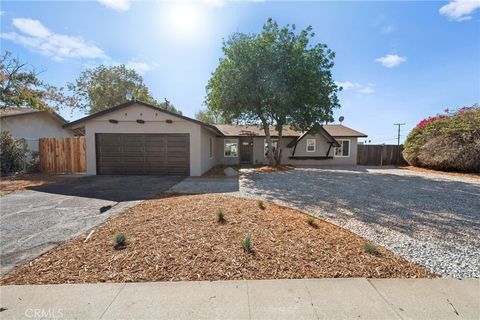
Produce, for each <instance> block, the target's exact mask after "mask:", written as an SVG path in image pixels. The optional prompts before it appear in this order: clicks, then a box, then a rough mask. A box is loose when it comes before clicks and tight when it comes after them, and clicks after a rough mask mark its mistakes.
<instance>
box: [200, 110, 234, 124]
mask: <svg viewBox="0 0 480 320" xmlns="http://www.w3.org/2000/svg"><path fill="white" fill-rule="evenodd" d="M195 119H197V120H200V121H202V122H205V123H208V124H228V123H230V122H228V121H226V120H225V119H223V118H221V116H220V115H219V114H218V113H216V112H213V111H212V110H209V109H207V110H199V111H197V112H195Z"/></svg>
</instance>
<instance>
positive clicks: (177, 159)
mask: <svg viewBox="0 0 480 320" xmlns="http://www.w3.org/2000/svg"><path fill="white" fill-rule="evenodd" d="M95 136H96V149H97V173H98V174H128V175H144V174H146V175H148V174H151V175H163V174H171V175H188V174H189V172H190V148H189V145H190V143H189V135H188V134H123V133H122V134H103V133H99V134H96V135H95Z"/></svg>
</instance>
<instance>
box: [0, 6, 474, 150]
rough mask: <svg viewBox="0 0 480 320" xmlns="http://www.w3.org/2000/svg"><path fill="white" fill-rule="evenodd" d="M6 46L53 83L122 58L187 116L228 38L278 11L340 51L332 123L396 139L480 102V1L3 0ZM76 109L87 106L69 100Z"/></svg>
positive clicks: (374, 139) (199, 105)
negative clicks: (337, 100) (448, 112)
mask: <svg viewBox="0 0 480 320" xmlns="http://www.w3.org/2000/svg"><path fill="white" fill-rule="evenodd" d="M0 6H1V7H0V25H1V30H0V41H1V50H2V52H3V51H5V50H7V51H11V52H12V53H13V54H14V55H15V56H17V57H18V58H19V59H20V60H22V61H26V62H28V63H29V64H31V65H33V66H35V67H36V68H37V69H39V70H40V69H41V70H44V72H42V73H41V75H40V78H41V79H42V80H44V81H46V82H48V83H51V84H53V85H56V86H65V84H66V83H67V82H73V81H74V80H75V79H76V78H77V77H78V76H79V74H80V72H81V71H82V70H84V69H85V68H91V67H95V66H98V65H101V64H106V65H117V64H126V65H127V66H129V67H131V68H134V69H135V70H137V71H138V72H139V73H140V74H141V75H142V76H143V79H144V81H145V83H146V84H147V86H148V87H149V89H150V90H151V92H152V94H153V96H154V97H155V98H156V99H157V100H160V101H162V100H163V99H164V98H167V99H168V100H169V101H171V102H172V103H173V104H174V105H175V107H177V108H178V109H180V110H181V111H182V112H183V114H184V115H186V116H190V117H193V116H194V114H195V112H196V111H197V110H200V109H203V108H205V106H204V104H203V101H204V98H205V86H206V84H207V82H208V80H209V78H210V76H211V74H212V72H213V71H214V70H215V68H216V67H217V66H218V63H219V59H220V58H221V57H222V41H223V39H227V38H228V37H229V35H231V34H232V33H234V32H246V33H251V32H259V31H261V28H262V26H263V24H264V23H265V21H266V20H267V19H268V18H269V17H271V18H273V19H275V20H276V21H277V22H278V23H279V24H280V25H286V24H295V25H296V26H297V29H301V28H305V27H307V26H308V25H311V26H312V27H313V29H314V31H315V34H316V36H315V38H314V40H313V41H314V43H324V44H326V45H327V46H328V47H329V48H330V49H332V50H333V51H335V52H336V57H335V66H334V68H333V77H334V79H335V81H336V82H337V83H338V84H340V85H341V86H343V88H344V90H343V91H342V92H340V94H339V98H340V104H341V108H340V109H336V110H335V112H334V117H335V120H336V122H338V118H339V117H340V116H344V118H345V120H344V122H343V124H344V125H346V126H349V127H351V128H354V129H356V130H359V131H361V132H364V133H366V134H368V138H367V139H362V141H365V140H367V141H369V142H370V143H387V144H391V143H392V144H393V143H396V137H397V127H396V126H394V123H405V125H404V126H402V138H401V139H402V140H403V139H404V138H405V136H406V134H407V133H408V132H409V131H410V130H411V129H412V128H413V127H414V126H415V125H416V124H417V123H418V122H420V121H421V120H422V119H424V118H426V117H428V116H433V115H436V114H438V113H443V112H444V111H443V110H444V109H446V108H449V109H450V110H452V109H456V108H459V107H462V106H466V105H472V104H474V103H478V102H479V101H480V1H478V0H476V1H463V0H454V1H382V2H379V1H368V2H367V1H269V0H265V1H259V0H257V1H235V2H230V1H225V0H198V1H194V2H187V1H179V0H177V1H129V0H99V1H94V0H91V1H80V2H79V1H52V2H50V1H2V2H1V4H0ZM61 114H62V115H63V116H64V117H65V118H67V119H69V120H74V119H77V118H80V117H81V116H83V114H82V112H80V111H78V110H77V111H73V112H72V111H71V110H62V111H61Z"/></svg>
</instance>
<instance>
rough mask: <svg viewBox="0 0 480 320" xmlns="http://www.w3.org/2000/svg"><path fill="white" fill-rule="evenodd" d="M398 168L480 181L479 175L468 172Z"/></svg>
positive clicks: (410, 167)
mask: <svg viewBox="0 0 480 320" xmlns="http://www.w3.org/2000/svg"><path fill="white" fill-rule="evenodd" d="M399 168H400V169H404V170H410V171H417V172H426V173H436V174H445V175H449V176H457V177H466V178H473V179H480V173H473V172H472V173H469V172H453V171H440V170H433V169H427V168H419V167H414V166H405V167H399Z"/></svg>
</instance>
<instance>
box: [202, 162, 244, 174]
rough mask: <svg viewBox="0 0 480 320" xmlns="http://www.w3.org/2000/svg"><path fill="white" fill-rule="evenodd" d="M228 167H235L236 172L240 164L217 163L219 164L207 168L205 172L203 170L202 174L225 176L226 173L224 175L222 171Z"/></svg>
mask: <svg viewBox="0 0 480 320" xmlns="http://www.w3.org/2000/svg"><path fill="white" fill-rule="evenodd" d="M228 167H230V168H233V169H235V170H236V171H237V172H238V170H239V169H240V166H238V165H231V166H227V165H223V164H219V165H217V166H215V167H213V168H212V169H210V170H208V171H207V172H205V173H204V174H203V176H205V177H225V176H226V175H225V172H223V171H224V170H225V169H226V168H228Z"/></svg>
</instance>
